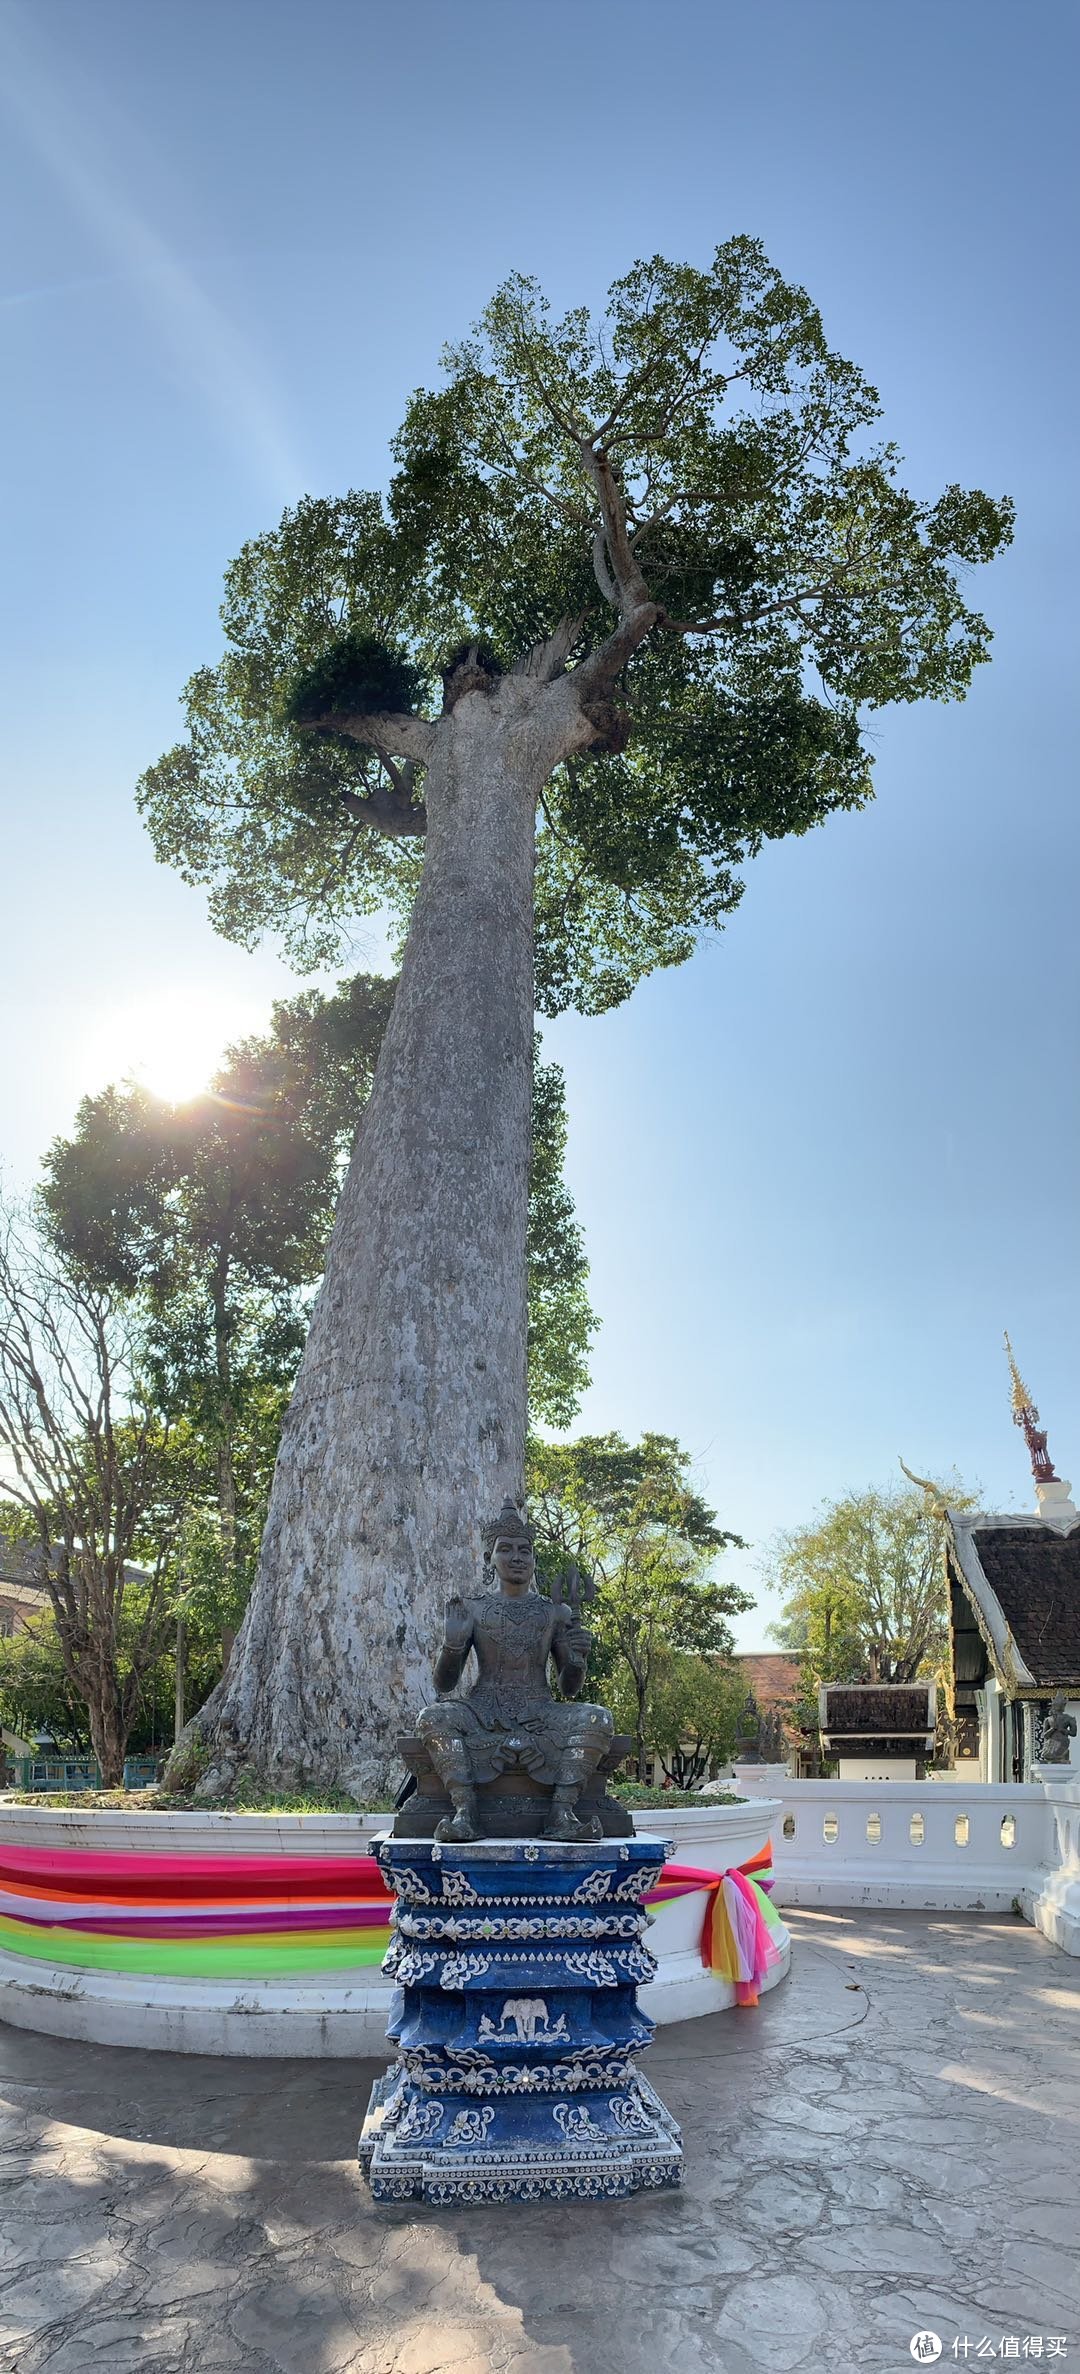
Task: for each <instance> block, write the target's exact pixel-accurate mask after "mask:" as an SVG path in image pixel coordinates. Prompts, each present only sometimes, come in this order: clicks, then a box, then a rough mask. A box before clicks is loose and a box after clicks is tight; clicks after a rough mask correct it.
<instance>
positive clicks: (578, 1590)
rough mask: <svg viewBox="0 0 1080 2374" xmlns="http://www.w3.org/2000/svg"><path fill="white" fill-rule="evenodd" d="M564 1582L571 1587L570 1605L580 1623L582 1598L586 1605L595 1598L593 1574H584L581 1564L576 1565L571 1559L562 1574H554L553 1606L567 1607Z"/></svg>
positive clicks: (574, 1619)
mask: <svg viewBox="0 0 1080 2374" xmlns="http://www.w3.org/2000/svg"><path fill="white" fill-rule="evenodd" d="M564 1583H565V1584H567V1585H568V1588H569V1606H570V1615H571V1618H572V1620H573V1622H574V1623H575V1624H580V1622H581V1603H582V1600H584V1601H585V1604H586V1606H588V1603H589V1601H590V1599H595V1597H596V1584H595V1582H594V1581H593V1578H592V1576H591V1574H582V1571H581V1568H580V1566H576V1565H575V1564H574V1563H573V1561H572V1560H571V1563H570V1565H569V1566H564V1568H563V1570H562V1573H561V1574H553V1575H552V1578H551V1603H552V1606H553V1607H565V1606H566V1605H567V1599H566V1597H565V1596H564V1593H563V1584H564Z"/></svg>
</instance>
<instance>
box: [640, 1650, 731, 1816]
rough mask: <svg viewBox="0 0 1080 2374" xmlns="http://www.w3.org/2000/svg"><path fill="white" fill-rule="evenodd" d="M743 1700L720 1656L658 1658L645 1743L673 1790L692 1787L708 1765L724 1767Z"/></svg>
mask: <svg viewBox="0 0 1080 2374" xmlns="http://www.w3.org/2000/svg"><path fill="white" fill-rule="evenodd" d="M745 1698H746V1689H745V1684H744V1682H743V1679H742V1676H741V1675H740V1673H739V1669H738V1667H737V1666H733V1665H729V1664H727V1663H725V1661H724V1660H723V1659H722V1658H720V1657H695V1656H690V1655H688V1654H687V1652H686V1651H685V1650H680V1649H668V1650H665V1651H663V1652H662V1653H661V1655H660V1656H659V1657H658V1658H657V1660H656V1665H655V1670H654V1674H653V1687H652V1694H651V1704H650V1707H649V1744H650V1746H651V1747H652V1748H653V1749H654V1751H655V1753H656V1754H657V1755H658V1756H659V1758H660V1763H661V1766H662V1768H663V1772H664V1775H665V1778H666V1779H667V1780H669V1781H671V1782H672V1784H673V1786H674V1787H675V1788H677V1789H693V1788H696V1787H697V1786H698V1783H699V1782H701V1781H703V1780H707V1779H708V1775H709V1769H710V1766H711V1765H714V1764H726V1763H727V1761H728V1758H729V1757H730V1755H731V1753H732V1750H733V1748H734V1745H735V1741H736V1737H737V1735H738V1729H739V1719H740V1716H741V1714H742V1709H743V1706H744V1703H745Z"/></svg>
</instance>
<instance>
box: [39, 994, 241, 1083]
mask: <svg viewBox="0 0 1080 2374" xmlns="http://www.w3.org/2000/svg"><path fill="white" fill-rule="evenodd" d="M259 1019H260V1018H259V1014H258V1012H257V1010H256V1009H255V1008H253V1007H252V1006H251V1005H249V1003H248V1001H247V1000H243V1001H241V1000H237V999H236V998H235V997H234V998H222V997H220V996H216V995H214V994H212V993H211V992H210V991H207V990H198V989H193V988H192V987H191V985H190V984H188V983H182V982H177V983H176V984H175V985H174V986H173V987H171V988H169V989H167V990H165V989H161V988H160V987H159V988H156V989H154V990H153V991H151V992H150V993H149V994H148V995H147V996H146V997H144V998H140V999H139V1000H138V1002H137V1003H132V1004H127V1005H124V1006H122V1007H117V1008H115V1009H114V1010H113V1011H111V1012H109V1013H107V1014H100V1015H98V1016H97V1017H96V1018H95V1022H94V1025H93V1027H92V1029H91V1030H90V1031H89V1032H88V1034H87V1040H86V1046H85V1053H84V1057H83V1062H82V1066H81V1069H82V1070H83V1073H84V1077H85V1079H86V1085H87V1087H88V1089H90V1091H91V1093H93V1091H94V1090H96V1089H100V1088H101V1087H102V1086H103V1085H104V1083H105V1081H106V1080H117V1081H119V1080H137V1081H138V1082H139V1084H140V1086H141V1087H143V1088H147V1089H149V1091H150V1094H151V1096H156V1097H159V1098H160V1099H161V1102H162V1103H163V1104H167V1105H183V1104H188V1103H189V1102H190V1101H191V1099H192V1098H193V1097H196V1096H199V1095H201V1093H202V1091H203V1090H204V1089H205V1088H207V1087H208V1086H209V1084H210V1081H211V1079H212V1077H213V1074H214V1072H215V1071H216V1070H217V1068H218V1066H219V1064H220V1062H221V1059H222V1056H223V1054H224V1051H225V1049H226V1047H227V1046H229V1045H231V1044H233V1043H234V1042H235V1041H236V1040H237V1039H241V1038H245V1037H246V1036H247V1035H248V1034H249V1033H250V1032H252V1031H254V1030H256V1029H257V1028H258V1027H259ZM263 1019H264V1020H265V1017H263Z"/></svg>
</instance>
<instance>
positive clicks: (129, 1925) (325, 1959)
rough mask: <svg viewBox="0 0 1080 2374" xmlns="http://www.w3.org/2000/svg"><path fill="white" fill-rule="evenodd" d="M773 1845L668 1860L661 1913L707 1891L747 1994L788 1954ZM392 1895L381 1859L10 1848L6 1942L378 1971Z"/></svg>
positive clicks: (79, 1954)
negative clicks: (720, 1865)
mask: <svg viewBox="0 0 1080 2374" xmlns="http://www.w3.org/2000/svg"><path fill="white" fill-rule="evenodd" d="M768 1862H769V1853H768V1849H766V1850H765V1852H764V1854H763V1855H760V1856H757V1857H756V1858H755V1860H754V1862H752V1863H750V1864H747V1865H746V1867H745V1870H743V1871H730V1872H726V1873H724V1874H723V1875H722V1876H721V1875H720V1874H718V1873H717V1872H715V1871H696V1870H693V1869H691V1868H690V1867H689V1866H687V1865H685V1864H681V1863H666V1864H665V1865H664V1869H663V1872H662V1873H661V1876H660V1879H659V1881H658V1882H657V1884H656V1886H655V1887H654V1888H652V1889H650V1890H649V1892H648V1894H647V1896H646V1899H645V1901H646V1903H647V1904H648V1906H649V1908H650V1910H652V1911H654V1912H655V1911H658V1910H659V1909H660V1907H661V1906H662V1905H663V1904H664V1903H665V1902H667V1901H669V1900H670V1899H671V1898H672V1897H674V1896H683V1895H686V1894H688V1893H690V1892H697V1891H701V1892H702V1893H703V1894H704V1895H705V1905H704V1916H703V1923H702V1933H701V1955H702V1960H703V1962H704V1964H705V1967H706V1969H708V1970H712V1971H714V1972H715V1973H716V1975H717V1976H718V1977H722V1978H727V1979H731V1980H733V1981H734V1984H735V1990H736V1999H737V2001H739V2002H740V2003H742V2002H746V2003H753V2002H756V2000H757V1989H758V1986H759V1985H760V1983H761V1980H762V1978H763V1977H764V1975H765V1972H766V1970H767V1969H768V1967H769V1965H770V1963H772V1962H775V1960H776V1959H777V1948H776V1946H775V1944H774V1942H773V1939H772V1935H771V1930H772V1928H775V1927H778V1926H779V1921H778V1916H777V1914H776V1912H775V1911H774V1909H773V1907H772V1905H771V1904H770V1903H769V1899H768V1896H767V1894H766V1893H765V1886H764V1885H763V1882H764V1881H765V1879H766V1868H767V1865H768ZM392 1902H393V1898H392V1897H391V1895H390V1893H389V1891H388V1889H387V1888H386V1886H385V1884H384V1881H383V1877H382V1873H381V1872H380V1870H379V1866H378V1864H377V1863H376V1862H375V1860H374V1858H373V1857H372V1856H370V1855H337V1856H328V1855H174V1854H162V1855H138V1854H133V1855H99V1854H94V1853H91V1852H89V1851H83V1850H81V1849H77V1850H75V1851H73V1852H68V1853H65V1852H63V1851H62V1850H59V1849H52V1848H49V1847H15V1846H4V1847H2V1848H0V1949H2V1950H3V1951H4V1952H6V1953H14V1954H23V1955H25V1956H26V1957H27V1958H28V1959H29V1960H31V1961H37V1962H51V1963H53V1964H54V1965H55V1964H57V1963H59V1964H62V1965H63V1966H64V1967H65V1968H72V1969H83V1970H111V1971H131V1972H135V1973H138V1974H141V1975H143V1976H145V1977H149V1978H176V1979H183V1978H211V1979H212V1978H224V1979H232V1978H249V1979H250V1978H264V1979H265V1978H303V1977H317V1976H318V1975H319V1974H320V1973H321V1972H325V1971H331V1970H334V1971H340V1972H341V1973H342V1974H344V1973H346V1972H348V1971H350V1970H355V1971H357V1972H360V1971H367V1970H374V1969H377V1968H378V1965H379V1964H380V1963H381V1961H382V1958H383V1955H384V1954H385V1952H386V1949H387V1946H388V1945H389V1943H390V1910H391V1905H392Z"/></svg>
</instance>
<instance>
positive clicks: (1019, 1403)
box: [1005, 1328, 1039, 1426]
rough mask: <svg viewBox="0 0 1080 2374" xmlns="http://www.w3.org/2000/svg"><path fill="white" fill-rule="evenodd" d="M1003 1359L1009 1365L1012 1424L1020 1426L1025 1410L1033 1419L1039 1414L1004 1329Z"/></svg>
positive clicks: (1007, 1333) (1006, 1331) (1007, 1331)
mask: <svg viewBox="0 0 1080 2374" xmlns="http://www.w3.org/2000/svg"><path fill="white" fill-rule="evenodd" d="M1005 1357H1006V1359H1007V1361H1008V1363H1009V1375H1010V1376H1011V1378H1012V1406H1013V1423H1014V1425H1016V1426H1022V1425H1023V1423H1024V1412H1025V1411H1026V1410H1030V1412H1031V1415H1032V1417H1033V1418H1037V1417H1038V1415H1039V1413H1038V1410H1037V1409H1036V1407H1035V1404H1034V1402H1033V1401H1032V1398H1031V1395H1030V1393H1029V1392H1028V1389H1027V1386H1026V1385H1025V1383H1024V1380H1023V1378H1022V1376H1021V1374H1020V1371H1019V1369H1018V1368H1017V1365H1016V1355H1015V1353H1014V1351H1013V1348H1012V1345H1011V1343H1010V1342H1009V1330H1008V1328H1006V1329H1005Z"/></svg>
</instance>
